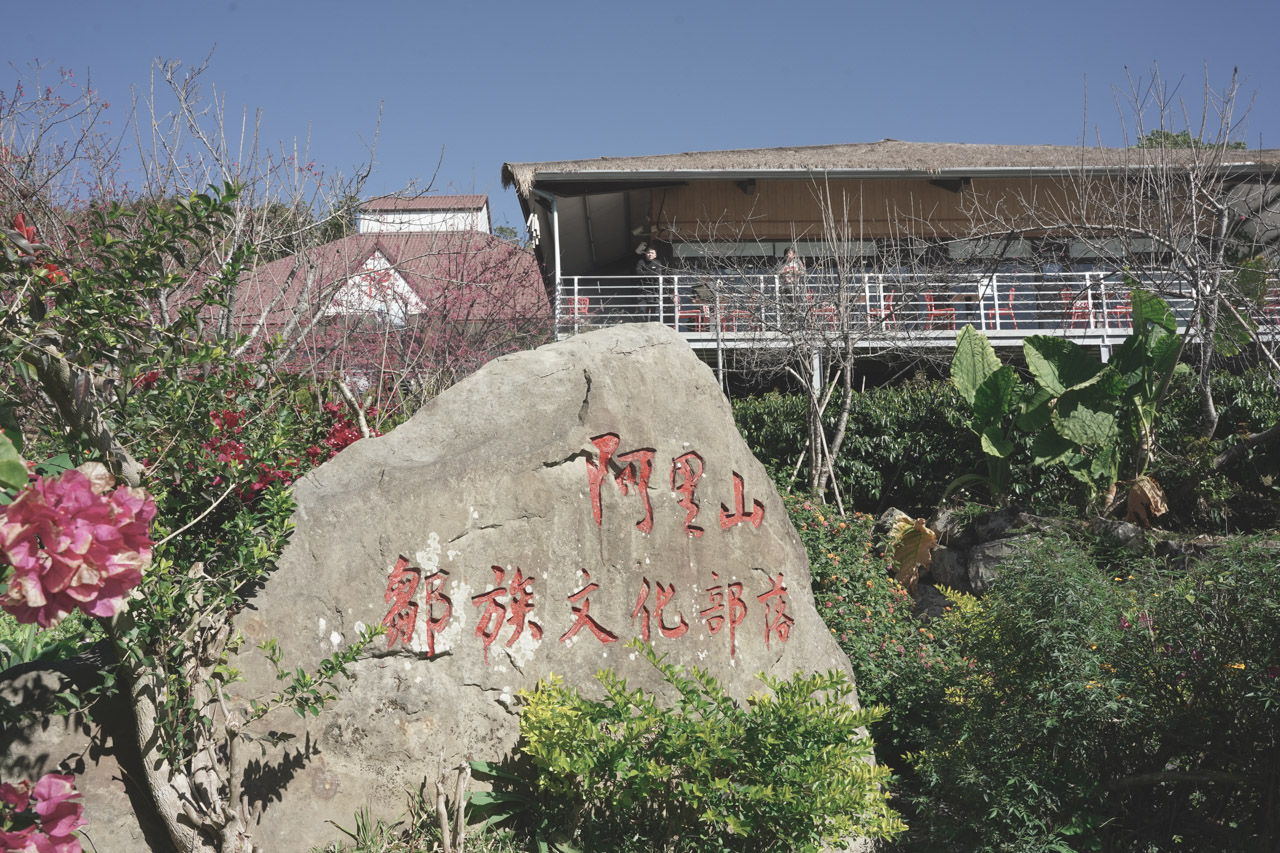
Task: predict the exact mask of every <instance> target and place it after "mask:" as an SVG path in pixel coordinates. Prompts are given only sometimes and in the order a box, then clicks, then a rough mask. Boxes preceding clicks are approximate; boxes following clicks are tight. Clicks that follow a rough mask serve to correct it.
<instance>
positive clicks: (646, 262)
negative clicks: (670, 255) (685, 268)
mask: <svg viewBox="0 0 1280 853" xmlns="http://www.w3.org/2000/svg"><path fill="white" fill-rule="evenodd" d="M636 275H638V276H640V295H639V297H638V299H639V303H640V304H639V306H638V307H637V309H636V314H637V315H638V317H639V318H640V319H642V320H648V321H651V322H657V321H658V319H659V312H658V300H659V298H660V296H661V292H660V287H659V280H660V278H661V276H662V263H661V262H660V261H659V260H658V250H657V249H655V248H653V247H652V246H649V247H647V248H646V249H645V250H644V254H643V255H641V257H640V260H638V261H636Z"/></svg>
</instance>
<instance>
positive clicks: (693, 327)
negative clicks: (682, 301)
mask: <svg viewBox="0 0 1280 853" xmlns="http://www.w3.org/2000/svg"><path fill="white" fill-rule="evenodd" d="M681 328H684V329H685V330H687V331H690V332H705V331H708V330H709V329H710V328H711V311H710V310H709V309H708V308H707V306H705V305H695V306H692V307H689V308H680V309H679V310H678V311H676V331H677V332H678V331H680V329H681Z"/></svg>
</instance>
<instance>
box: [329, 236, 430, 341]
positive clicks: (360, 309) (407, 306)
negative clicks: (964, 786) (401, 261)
mask: <svg viewBox="0 0 1280 853" xmlns="http://www.w3.org/2000/svg"><path fill="white" fill-rule="evenodd" d="M426 310H427V306H426V305H424V304H423V302H422V300H421V299H419V298H418V295H417V294H416V293H414V292H413V288H411V287H409V283H408V282H407V281H405V280H404V278H403V277H402V276H401V275H400V273H398V272H396V270H395V269H393V268H392V266H391V262H390V261H388V260H387V258H386V256H385V255H383V254H382V253H381V252H374V253H373V254H372V255H371V256H370V257H369V260H367V261H365V262H364V267H363V268H362V270H361V271H360V272H358V273H356V274H355V275H353V276H351V278H349V279H347V280H346V282H345V283H343V285H342V286H341V287H339V288H338V291H337V292H336V293H335V294H334V295H333V301H332V302H330V303H329V307H327V308H325V310H324V314H325V316H326V317H334V316H338V315H352V314H359V315H373V316H376V317H380V318H382V319H383V320H384V321H385V322H387V323H390V324H392V325H397V326H398V325H403V324H404V322H405V320H406V319H407V318H408V317H409V316H410V315H412V314H421V313H422V312H424V311H426Z"/></svg>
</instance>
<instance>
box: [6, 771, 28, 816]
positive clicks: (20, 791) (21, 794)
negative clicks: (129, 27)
mask: <svg viewBox="0 0 1280 853" xmlns="http://www.w3.org/2000/svg"><path fill="white" fill-rule="evenodd" d="M30 799H31V783H30V782H28V781H27V780H25V779H24V780H22V781H21V782H19V783H18V784H16V785H12V784H10V783H8V782H3V783H0V803H7V804H9V805H11V806H13V810H14V811H19V812H25V811H26V810H27V802H28V801H29V800H30Z"/></svg>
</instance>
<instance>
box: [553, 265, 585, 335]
mask: <svg viewBox="0 0 1280 853" xmlns="http://www.w3.org/2000/svg"><path fill="white" fill-rule="evenodd" d="M570 304H571V305H572V306H573V333H574V334H575V335H576V334H578V323H580V322H581V321H582V318H581V312H580V311H578V306H579V305H581V304H582V303H581V302H579V301H578V277H577V276H576V275H575V276H574V277H573V302H571V303H570ZM557 319H558V318H557Z"/></svg>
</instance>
